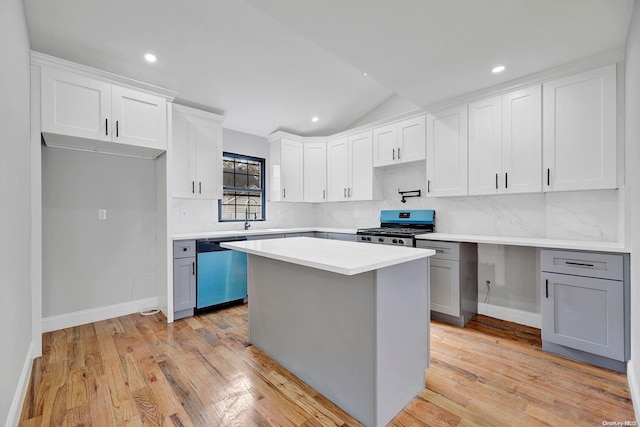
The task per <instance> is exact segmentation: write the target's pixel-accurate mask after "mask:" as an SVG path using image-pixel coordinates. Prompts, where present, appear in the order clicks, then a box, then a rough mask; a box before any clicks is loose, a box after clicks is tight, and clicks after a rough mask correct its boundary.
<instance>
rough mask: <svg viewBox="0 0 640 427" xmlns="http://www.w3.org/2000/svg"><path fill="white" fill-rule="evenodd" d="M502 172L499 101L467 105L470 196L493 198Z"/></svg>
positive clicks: (500, 107)
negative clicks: (485, 195)
mask: <svg viewBox="0 0 640 427" xmlns="http://www.w3.org/2000/svg"><path fill="white" fill-rule="evenodd" d="M501 172H502V99H501V97H499V96H496V97H492V98H489V99H484V100H482V101H477V102H474V103H472V104H469V194H470V195H476V194H495V193H497V192H498V186H499V183H498V180H499V179H500V175H501Z"/></svg>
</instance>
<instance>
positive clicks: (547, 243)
mask: <svg viewBox="0 0 640 427" xmlns="http://www.w3.org/2000/svg"><path fill="white" fill-rule="evenodd" d="M416 239H418V240H441V241H445V242H469V243H487V244H492V245H511V246H530V247H534V248H550V249H575V250H583V251H598V252H619V253H630V252H631V250H630V249H629V248H626V247H625V246H624V245H622V244H621V243H619V242H594V241H582V240H561V239H546V238H536V237H504V236H485V235H474V234H447V233H427V234H421V235H419V236H416Z"/></svg>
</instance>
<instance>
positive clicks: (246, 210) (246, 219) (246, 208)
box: [244, 197, 258, 230]
mask: <svg viewBox="0 0 640 427" xmlns="http://www.w3.org/2000/svg"><path fill="white" fill-rule="evenodd" d="M249 202H253V203H255V204H256V206H258V202H256V201H255V200H254V199H252V198H251V197H249V198H248V199H247V203H245V205H244V229H245V230H248V229H249V227H251V224H249V205H250V203H249ZM253 220H254V221H255V220H256V213H255V212H254V213H253Z"/></svg>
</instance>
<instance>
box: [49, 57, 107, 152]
mask: <svg viewBox="0 0 640 427" xmlns="http://www.w3.org/2000/svg"><path fill="white" fill-rule="evenodd" d="M41 93H42V132H51V133H57V134H63V135H70V136H77V137H80V138H91V139H100V140H103V141H111V138H112V135H110V134H109V130H110V124H109V119H110V118H111V85H110V84H108V83H105V82H102V81H99V80H96V79H92V78H89V77H84V76H80V75H77V74H73V73H70V72H67V71H62V70H58V69H55V68H48V67H45V68H43V69H42V89H41Z"/></svg>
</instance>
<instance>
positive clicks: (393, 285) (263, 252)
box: [222, 237, 435, 426]
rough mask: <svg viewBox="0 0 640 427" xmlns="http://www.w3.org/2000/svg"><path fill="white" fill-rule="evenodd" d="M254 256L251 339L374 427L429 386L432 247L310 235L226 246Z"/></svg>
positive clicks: (249, 269)
mask: <svg viewBox="0 0 640 427" xmlns="http://www.w3.org/2000/svg"><path fill="white" fill-rule="evenodd" d="M222 246H223V247H225V248H228V249H234V250H238V251H242V252H246V253H247V254H249V256H248V264H247V280H248V294H249V341H250V342H251V343H252V344H253V345H255V346H256V347H258V348H260V349H261V350H263V351H264V352H266V353H267V354H269V355H270V356H271V357H272V358H273V359H275V360H276V361H278V362H279V363H281V364H282V365H283V366H284V367H286V368H287V369H289V370H290V371H291V372H293V373H294V374H295V375H297V376H298V377H299V378H300V379H302V380H303V381H305V382H306V383H307V384H309V385H311V386H312V387H314V388H315V389H316V390H318V391H319V392H320V393H322V394H323V395H324V396H326V397H327V398H329V399H330V400H332V401H333V402H334V403H336V404H337V405H338V406H340V407H342V408H343V409H344V410H345V411H347V412H349V413H350V414H351V415H353V416H354V417H355V418H357V419H358V420H360V421H361V422H362V423H364V424H365V425H367V426H384V425H386V424H387V423H388V422H389V421H390V420H391V419H392V418H393V417H394V416H395V415H396V414H397V413H398V412H399V411H400V410H401V409H402V408H403V407H404V406H405V405H406V404H407V403H409V401H410V400H411V399H412V398H413V397H414V396H415V395H416V394H417V393H418V392H420V391H421V390H422V389H423V388H424V387H425V369H426V368H427V367H428V365H429V260H428V257H429V256H431V255H434V254H435V252H434V251H432V250H426V249H417V248H407V247H389V246H385V245H365V244H361V243H357V242H344V241H334V240H323V239H314V238H307V237H297V238H287V239H271V240H257V241H242V242H229V243H222Z"/></svg>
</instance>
